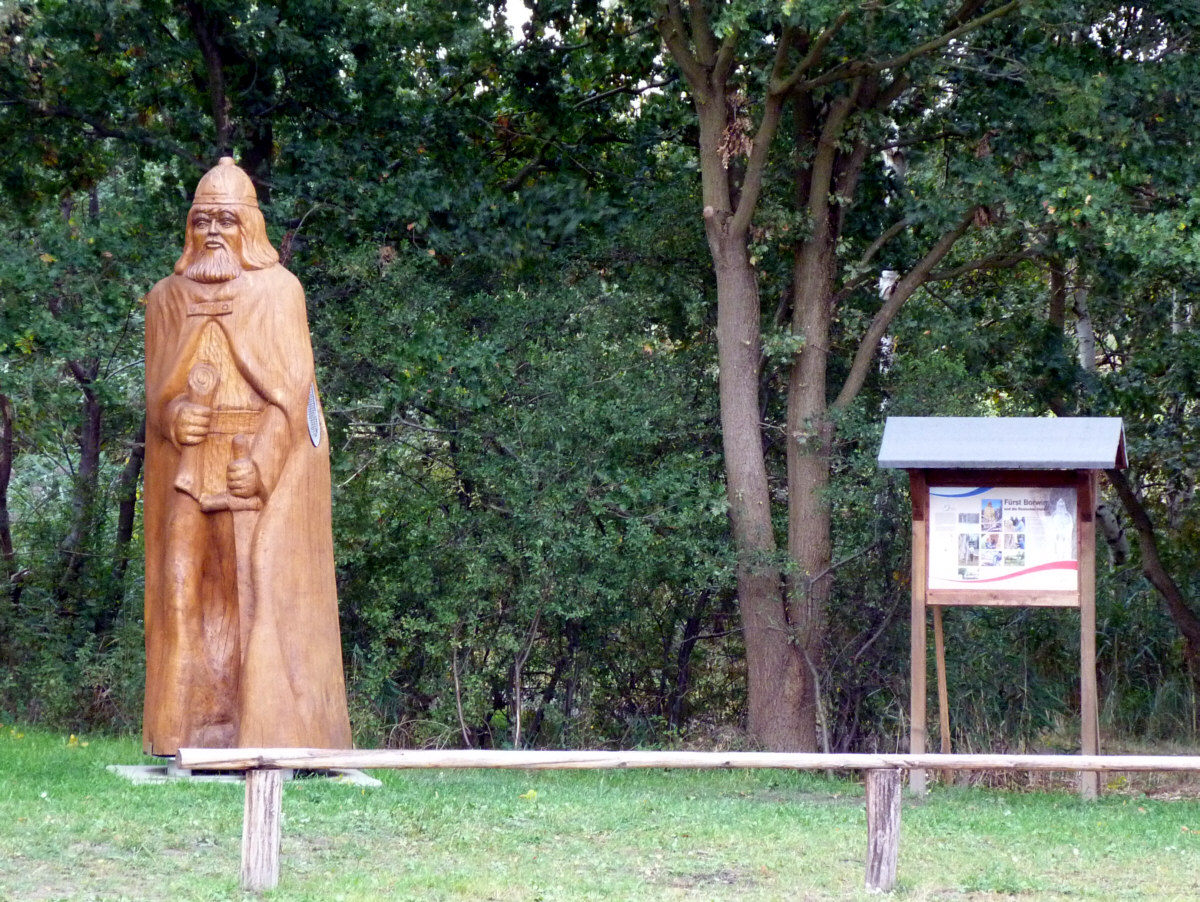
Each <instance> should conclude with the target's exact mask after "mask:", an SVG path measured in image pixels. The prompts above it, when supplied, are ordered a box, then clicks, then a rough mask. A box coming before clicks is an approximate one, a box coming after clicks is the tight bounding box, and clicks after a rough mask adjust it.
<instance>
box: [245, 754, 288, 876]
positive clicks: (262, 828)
mask: <svg viewBox="0 0 1200 902" xmlns="http://www.w3.org/2000/svg"><path fill="white" fill-rule="evenodd" d="M282 821H283V774H282V772H280V771H278V770H251V771H247V773H246V807H245V813H244V814H243V816H242V889H244V890H246V891H247V892H252V893H258V892H263V891H264V890H269V889H275V887H277V886H278V885H279V841H280V831H281V824H282Z"/></svg>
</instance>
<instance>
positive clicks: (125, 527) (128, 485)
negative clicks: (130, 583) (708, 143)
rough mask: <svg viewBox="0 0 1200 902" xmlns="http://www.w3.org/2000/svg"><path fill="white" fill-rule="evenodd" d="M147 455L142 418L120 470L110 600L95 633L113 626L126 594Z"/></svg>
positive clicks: (97, 620) (98, 618)
mask: <svg viewBox="0 0 1200 902" xmlns="http://www.w3.org/2000/svg"><path fill="white" fill-rule="evenodd" d="M145 457H146V418H145V417H142V422H141V425H140V426H138V431H137V434H136V435H135V436H134V438H133V443H132V445H131V447H130V449H129V459H128V460H127V461H126V462H125V468H124V469H123V470H122V471H121V481H120V483H119V484H118V488H117V535H116V540H115V542H114V545H113V563H112V577H113V578H112V582H111V584H110V589H109V592H108V603H107V604H106V605H105V606H104V609H103V610H101V611H100V612H99V614H98V615H97V618H96V632H98V633H104V632H107V631H108V630H110V629H112V626H113V624H114V623H115V622H116V618H117V614H118V613H119V612H120V610H121V603H122V601H123V599H124V597H125V572H126V570H128V569H129V546H130V544H131V543H132V542H133V523H134V519H135V516H136V513H137V497H138V485H139V483H140V482H141V475H142V462H143V461H144V460H145Z"/></svg>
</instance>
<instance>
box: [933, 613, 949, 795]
mask: <svg viewBox="0 0 1200 902" xmlns="http://www.w3.org/2000/svg"><path fill="white" fill-rule="evenodd" d="M931 607H932V608H933V658H934V663H935V666H936V668H937V698H938V732H939V733H940V735H941V745H940V746H939V747H938V751H940V752H941V753H942V754H943V755H949V754H950V689H949V687H948V686H947V683H946V633H945V630H944V629H943V627H942V606H941V605H936V604H935V605H932V606H931ZM938 777H939V779H941V781H942V782H943V783H948V782H950V771H947V770H944V771H942V772H941V773H940V774H938Z"/></svg>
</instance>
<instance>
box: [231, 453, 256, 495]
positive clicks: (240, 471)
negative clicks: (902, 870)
mask: <svg viewBox="0 0 1200 902" xmlns="http://www.w3.org/2000/svg"><path fill="white" fill-rule="evenodd" d="M225 484H226V485H227V486H228V487H229V494H231V495H233V496H234V497H235V498H253V497H254V496H255V495H257V494H258V490H259V488H260V485H261V483H260V481H259V478H258V467H256V466H255V465H254V461H252V460H250V459H249V458H248V457H239V458H237V459H235V460H232V461H230V462H229V467H228V468H227V469H226V471H225Z"/></svg>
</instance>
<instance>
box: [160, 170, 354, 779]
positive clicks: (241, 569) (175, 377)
mask: <svg viewBox="0 0 1200 902" xmlns="http://www.w3.org/2000/svg"><path fill="white" fill-rule="evenodd" d="M146 417H147V422H146V427H147V428H146V486H145V532H146V704H145V716H144V723H143V730H142V738H143V745H144V747H145V750H146V751H147V752H148V753H151V754H155V755H174V754H175V752H176V751H177V750H178V749H179V748H180V747H181V746H209V747H232V746H316V747H322V748H347V747H349V745H350V722H349V718H348V716H347V712H346V690H345V683H344V678H343V675H342V655H341V641H340V635H339V630H338V614H337V589H336V586H335V584H334V569H333V538H332V531H331V523H330V480H329V441H328V438H327V437H326V435H325V424H324V418H323V416H322V411H321V405H320V401H319V399H318V396H317V388H316V381H315V377H314V373H313V355H312V346H311V343H310V339H309V333H308V323H307V318H306V316H305V306H304V290H303V289H302V288H301V287H300V283H299V282H298V281H297V280H296V277H295V276H293V275H292V274H291V273H290V272H288V271H287V270H286V269H284V268H283V266H282V265H281V264H280V263H279V256H278V254H277V253H276V252H275V249H274V248H273V247H272V246H271V244H270V242H269V241H268V239H267V232H266V224H265V222H264V220H263V216H262V213H261V212H260V211H259V209H258V199H257V195H256V193H255V190H254V185H253V184H252V183H251V181H250V179H249V177H248V176H247V175H246V173H245V172H243V171H242V170H241V169H239V168H238V167H237V166H235V165H234V163H233V160H232V159H231V158H229V157H224V158H222V159H221V161H220V163H219V164H218V165H217V166H216V167H215V168H213V169H212V170H210V171H209V172H208V173H207V174H206V175H205V176H204V177H203V178H202V179H201V180H200V184H199V185H198V186H197V188H196V195H195V199H194V201H193V204H192V208H191V211H190V213H189V214H188V221H187V238H186V245H185V247H184V251H183V256H181V257H180V258H179V261H178V262H177V263H176V264H175V273H174V275H171V276H168V277H167V278H165V279H163V280H162V281H161V282H159V283H158V284H157V285H155V286H154V288H153V289H151V291H150V294H149V295H148V296H147V297H146Z"/></svg>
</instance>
